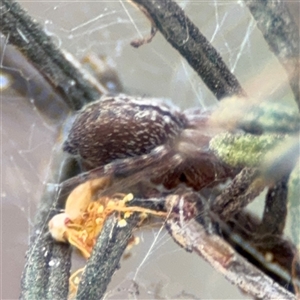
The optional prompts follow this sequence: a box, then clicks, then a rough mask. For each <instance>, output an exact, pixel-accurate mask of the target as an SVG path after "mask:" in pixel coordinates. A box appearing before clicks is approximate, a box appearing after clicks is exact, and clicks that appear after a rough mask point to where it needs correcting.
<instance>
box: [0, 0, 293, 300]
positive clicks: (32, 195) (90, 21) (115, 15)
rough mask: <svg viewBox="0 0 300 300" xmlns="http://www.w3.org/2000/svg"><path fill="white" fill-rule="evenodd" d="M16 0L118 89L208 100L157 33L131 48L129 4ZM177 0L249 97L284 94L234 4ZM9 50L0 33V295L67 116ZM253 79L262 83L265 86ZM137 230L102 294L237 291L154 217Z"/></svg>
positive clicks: (230, 294) (188, 295)
mask: <svg viewBox="0 0 300 300" xmlns="http://www.w3.org/2000/svg"><path fill="white" fill-rule="evenodd" d="M21 2H22V5H23V6H24V7H25V8H26V9H28V12H29V14H31V15H32V16H33V17H34V18H35V19H36V20H37V22H39V23H40V24H42V26H43V27H44V30H45V31H46V32H47V34H48V35H50V36H52V38H53V39H54V41H55V43H56V44H57V45H58V46H59V47H61V48H62V49H65V50H67V51H68V52H70V53H72V54H73V55H74V56H75V57H77V58H79V59H80V58H82V57H83V56H84V55H86V54H89V53H96V54H100V55H104V56H106V58H107V62H108V64H109V65H110V66H111V67H113V68H116V70H117V72H118V75H119V76H120V78H121V81H122V83H123V85H124V89H125V92H126V93H129V94H132V95H134V94H137V95H147V96H154V97H166V98H171V99H172V101H173V102H174V103H176V104H177V105H178V106H179V107H181V108H182V109H184V108H189V107H197V106H198V107H208V106H211V105H215V104H216V100H215V98H214V96H213V95H212V94H211V92H210V91H209V90H208V89H207V88H206V86H205V85H204V84H203V83H202V82H201V80H200V79H199V78H198V76H197V74H195V73H194V71H193V70H192V69H191V68H190V67H189V65H188V64H187V63H186V61H185V60H184V59H183V58H182V57H180V55H179V54H178V53H177V52H176V51H175V50H173V49H172V48H171V46H170V45H169V44H168V43H167V42H166V41H165V40H164V38H163V37H162V36H161V35H160V34H159V33H158V34H157V35H156V36H155V38H154V39H153V41H152V42H151V43H150V44H148V45H144V46H142V47H141V48H139V49H134V48H132V47H131V46H130V42H131V41H132V40H133V39H136V38H141V37H145V36H147V35H148V34H149V31H150V24H149V22H148V21H147V20H146V18H145V17H144V15H143V14H142V13H141V12H140V11H138V10H137V9H136V8H134V7H133V6H131V5H130V4H129V3H127V2H125V1H95V2H88V1H86V2H84V1H82V2H80V3H79V2H75V1H68V2H62V1H61V2H59V1H57V2H35V1H31V2H29V1H21ZM178 2H179V4H180V5H181V6H182V7H183V8H184V9H185V11H186V13H187V15H188V16H189V17H190V18H191V19H192V21H193V22H194V23H195V24H196V25H197V26H198V27H199V28H200V30H201V31H202V33H203V34H204V35H205V36H206V37H207V38H208V40H209V41H210V42H211V43H212V44H213V46H214V47H215V48H216V49H217V50H218V51H219V52H220V54H221V56H222V57H223V59H224V60H225V62H226V63H227V65H228V66H229V68H230V70H231V71H232V72H234V74H235V75H236V76H237V78H238V80H239V82H240V83H241V85H242V86H243V87H244V88H245V90H246V92H247V93H248V94H249V95H250V96H253V97H261V98H264V97H267V98H268V97H272V100H278V101H281V100H282V98H285V99H293V95H292V93H291V91H290V89H289V86H288V84H287V79H286V75H285V72H284V71H283V69H282V67H281V66H280V65H279V63H278V61H277V59H276V58H275V57H274V56H273V54H271V52H270V51H269V49H268V45H267V44H266V42H265V40H264V39H263V37H262V34H261V33H260V31H259V30H258V29H257V28H256V24H255V21H254V20H253V18H252V17H251V15H250V13H249V11H248V9H247V7H246V6H245V5H244V2H243V1H234V0H233V1H224V0H222V1H221V0H219V1H218V0H214V1H200V0H199V1H191V0H186V1H178ZM11 53H14V52H13V50H12V49H11V48H10V47H8V46H7V44H6V40H5V39H4V38H2V40H1V57H0V58H1V67H3V73H2V74H1V77H0V84H1V87H2V94H1V121H2V125H1V128H2V131H1V137H2V143H1V144H2V160H1V167H2V178H1V180H2V182H3V183H4V184H3V186H2V187H1V200H2V208H1V213H2V217H1V219H2V225H3V226H2V228H3V229H2V252H3V257H2V263H1V266H2V270H3V271H4V274H3V275H4V276H1V278H2V288H3V289H2V299H17V298H18V296H19V291H20V288H19V285H20V276H21V272H22V269H23V266H24V255H25V251H26V250H27V247H28V243H29V237H30V235H31V232H32V227H33V225H32V224H33V220H34V213H35V211H36V207H37V204H38V201H39V200H40V198H41V194H42V192H43V190H44V189H45V187H46V186H50V187H51V185H52V184H55V183H52V182H48V180H47V178H48V175H49V173H50V172H51V166H52V165H53V163H52V159H51V157H52V154H53V151H54V150H53V149H54V145H55V143H56V141H57V139H58V137H59V135H60V134H61V130H60V127H61V124H62V121H63V120H65V119H66V117H67V109H66V108H65V107H64V106H63V104H62V103H61V102H60V99H55V101H57V103H58V104H57V106H54V107H52V106H51V107H50V106H49V105H48V104H47V103H48V102H47V103H46V101H44V100H45V98H47V97H50V96H49V95H50V94H41V92H40V90H39V89H38V87H39V85H38V84H35V82H37V81H38V82H39V80H40V78H38V74H36V73H34V71H33V70H31V71H30V72H29V73H26V72H24V71H23V70H22V69H21V66H20V64H18V63H16V62H15V64H14V65H10V64H9V63H8V62H7V60H6V58H7V56H8V55H11ZM13 55H16V54H13ZM8 74H9V75H8ZM270 74H272V80H270ZM274 74H275V75H276V76H275V75H274ZM262 80H265V81H267V82H268V85H267V87H266V88H265V87H264V85H263V84H262ZM43 86H44V85H43ZM278 86H279V88H278ZM49 93H50V92H49ZM45 107H46V108H45ZM58 108H59V113H57V111H58ZM54 111H55V112H56V113H54ZM49 116H50V117H49ZM64 136H65V135H64ZM136 236H139V238H140V243H139V244H138V245H137V246H135V247H134V248H133V249H132V250H131V256H130V257H129V258H127V259H126V260H122V261H121V269H120V270H119V271H118V272H116V274H115V275H114V276H113V280H112V282H111V284H110V286H109V288H108V290H107V293H106V296H105V297H106V299H122V298H134V299H153V298H158V299H165V298H171V299H174V298H177V299H180V298H182V299H193V298H195V299H198V298H211V299H217V298H223V299H225V298H228V299H229V298H231V299H232V298H236V299H242V298H245V296H244V295H242V294H241V293H240V292H239V291H238V290H237V289H236V288H234V287H232V286H231V285H230V284H229V283H228V282H227V281H226V280H225V279H224V278H223V277H222V276H221V275H219V274H217V273H216V272H215V271H213V270H212V268H211V267H210V266H208V264H207V263H206V262H204V261H203V260H201V259H199V257H197V256H195V255H191V254H189V253H187V252H185V251H184V250H182V249H180V248H179V247H178V246H177V245H176V244H175V243H174V242H173V241H172V240H171V238H170V236H169V235H168V234H167V233H166V232H165V230H164V229H163V225H162V224H159V225H158V226H156V227H149V228H146V229H144V230H141V231H139V232H137V233H136ZM75 268H76V266H74V269H75ZM133 280H134V281H135V282H136V283H137V285H133Z"/></svg>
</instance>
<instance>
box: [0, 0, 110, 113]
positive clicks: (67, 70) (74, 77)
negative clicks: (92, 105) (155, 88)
mask: <svg viewBox="0 0 300 300" xmlns="http://www.w3.org/2000/svg"><path fill="white" fill-rule="evenodd" d="M0 13H1V15H0V19H1V32H2V33H3V34H4V35H6V37H7V39H8V42H9V43H11V44H13V45H15V46H16V47H17V48H18V49H19V50H20V51H21V52H22V53H23V54H24V55H25V56H26V57H27V58H28V59H29V60H30V61H31V62H32V64H33V65H34V66H35V67H36V68H37V69H38V70H39V71H40V73H41V74H43V76H44V77H45V78H46V79H47V80H48V81H49V82H50V84H51V85H52V86H53V87H54V88H56V89H57V91H58V92H60V93H61V94H62V95H63V97H64V99H65V101H67V102H68V104H69V105H70V106H71V107H72V108H73V109H76V110H77V109H80V108H81V107H82V106H83V105H84V104H86V103H87V102H90V101H93V100H95V99H98V98H99V97H100V94H101V92H103V91H105V90H103V91H99V90H98V89H97V88H96V87H95V86H94V85H92V84H90V83H89V82H88V81H86V80H85V79H84V78H83V75H82V73H81V72H80V71H79V70H78V69H77V68H75V67H74V66H73V65H72V64H71V63H70V62H69V61H68V60H67V59H66V58H65V56H64V55H63V54H62V52H61V51H60V50H59V49H58V48H57V47H56V46H55V45H54V43H53V42H52V40H51V39H50V37H48V36H47V35H46V34H45V32H44V31H43V30H42V28H41V26H40V25H39V24H37V23H36V22H34V21H33V20H32V19H31V17H30V16H28V15H27V14H26V12H25V11H24V10H23V9H22V8H21V6H20V5H19V4H18V3H16V2H14V1H11V0H1V6H0Z"/></svg>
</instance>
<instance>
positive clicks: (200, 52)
mask: <svg viewBox="0 0 300 300" xmlns="http://www.w3.org/2000/svg"><path fill="white" fill-rule="evenodd" d="M131 1H132V2H134V3H136V4H137V5H138V6H139V7H140V8H141V10H142V12H145V11H146V12H147V13H146V16H147V17H148V18H149V17H150V18H151V22H153V23H154V24H155V26H156V27H157V28H158V29H159V30H160V32H161V33H162V34H163V36H164V37H165V38H166V40H167V41H168V42H169V43H170V44H171V45H172V46H173V47H174V48H175V49H176V50H177V51H179V53H180V54H181V55H182V56H183V57H184V58H185V59H186V60H187V61H188V63H189V64H190V65H191V67H192V68H193V69H194V70H195V71H196V72H197V73H198V75H199V76H200V77H201V78H202V80H203V81H204V83H205V84H206V85H207V86H208V88H209V89H210V90H211V92H212V93H213V94H214V95H215V96H216V98H217V99H219V100H220V99H222V98H224V97H226V96H230V95H235V94H237V95H246V94H245V92H244V90H243V89H242V87H241V86H240V84H239V82H238V80H237V79H236V78H235V76H234V75H233V74H232V73H231V72H230V70H229V69H228V67H227V66H226V64H225V63H224V61H223V60H222V58H221V56H220V54H219V53H218V52H217V51H216V49H215V48H214V47H213V46H212V45H211V44H210V43H209V41H208V40H207V39H206V38H205V36H204V35H202V33H201V32H200V31H199V29H198V28H197V27H196V26H195V25H194V24H193V23H192V21H191V20H190V19H189V18H188V17H187V16H186V15H185V13H184V11H183V10H182V8H180V7H179V6H178V5H177V4H176V3H175V2H174V1H172V0H160V1H157V0H131Z"/></svg>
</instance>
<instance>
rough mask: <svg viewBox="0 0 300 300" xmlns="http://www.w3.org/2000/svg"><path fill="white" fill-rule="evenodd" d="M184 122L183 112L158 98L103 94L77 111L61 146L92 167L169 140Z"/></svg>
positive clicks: (145, 151)
mask: <svg viewBox="0 0 300 300" xmlns="http://www.w3.org/2000/svg"><path fill="white" fill-rule="evenodd" d="M185 126H186V120H185V117H184V115H183V114H181V113H180V112H179V111H178V110H176V109H175V108H173V107H171V106H169V105H166V104H165V103H163V102H161V101H159V100H156V99H149V98H148V99H142V98H134V97H128V96H124V95H119V96H116V97H104V98H101V99H100V100H99V101H96V102H93V103H91V104H89V105H87V106H86V107H85V108H84V109H83V110H81V111H80V113H79V114H78V116H77V117H76V119H75V121H74V123H73V125H72V128H71V130H70V133H69V136H68V138H67V140H66V142H65V143H64V150H65V151H67V152H69V153H70V154H73V155H79V156H80V157H81V158H82V159H83V160H84V162H85V163H86V164H87V166H88V167H91V168H94V167H97V166H100V165H104V164H107V163H109V162H111V161H113V160H115V159H122V158H125V157H132V156H137V155H142V154H146V153H149V152H150V151H151V150H152V149H154V148H155V147H156V146H159V145H162V144H165V143H172V141H173V140H174V139H175V138H176V137H177V136H178V135H179V134H180V132H181V131H182V130H183V129H184V128H185Z"/></svg>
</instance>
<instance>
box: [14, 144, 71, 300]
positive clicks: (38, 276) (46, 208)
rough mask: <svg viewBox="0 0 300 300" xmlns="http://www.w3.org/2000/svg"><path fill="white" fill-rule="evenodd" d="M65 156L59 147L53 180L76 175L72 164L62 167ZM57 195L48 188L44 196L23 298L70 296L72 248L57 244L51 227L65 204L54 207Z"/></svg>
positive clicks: (28, 258)
mask: <svg viewBox="0 0 300 300" xmlns="http://www.w3.org/2000/svg"><path fill="white" fill-rule="evenodd" d="M62 156H63V155H62V152H61V151H60V150H59V148H58V149H56V152H55V154H54V157H55V159H54V160H53V162H54V166H53V170H56V171H55V172H53V174H52V178H51V181H52V182H58V181H59V180H63V179H64V178H65V177H68V176H71V175H72V174H73V171H74V168H73V167H72V164H71V165H70V164H66V165H65V166H64V167H63V168H62V167H61V163H62V161H63V158H65V157H64V156H63V157H62ZM61 171H62V173H59V172H61ZM48 180H49V181H50V178H48ZM56 195H57V191H56V189H52V190H46V191H45V193H44V195H43V197H42V199H41V202H40V206H39V208H38V213H37V215H36V219H35V226H34V229H33V235H32V236H31V242H30V247H29V250H28V252H27V255H26V265H25V268H24V271H23V274H22V284H21V285H22V289H21V296H20V298H21V299H28V300H30V299H65V298H66V297H67V295H68V282H69V276H70V266H71V262H70V259H71V249H70V247H69V246H67V245H64V244H61V243H60V244H59V243H55V242H54V240H53V238H52V237H50V235H49V232H48V226H47V224H48V221H49V220H50V219H51V218H52V217H53V215H54V214H55V211H54V209H55V208H59V207H61V208H62V207H63V204H62V203H57V207H54V202H55V198H56Z"/></svg>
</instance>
